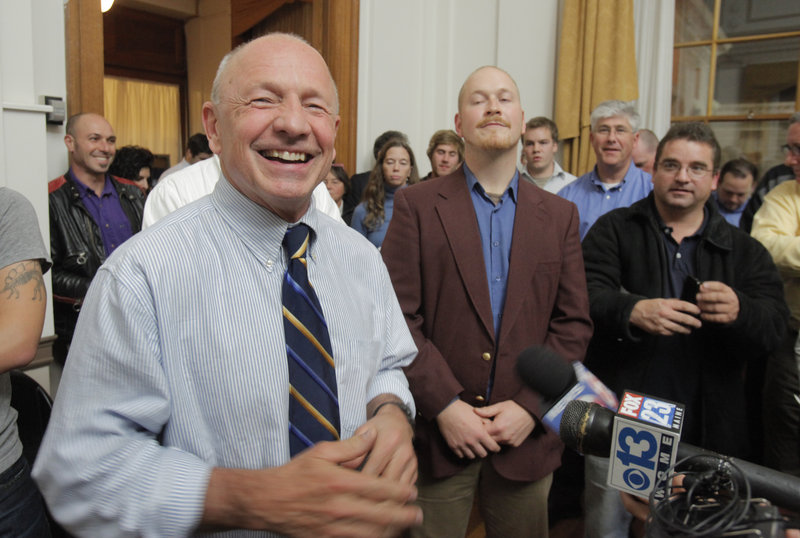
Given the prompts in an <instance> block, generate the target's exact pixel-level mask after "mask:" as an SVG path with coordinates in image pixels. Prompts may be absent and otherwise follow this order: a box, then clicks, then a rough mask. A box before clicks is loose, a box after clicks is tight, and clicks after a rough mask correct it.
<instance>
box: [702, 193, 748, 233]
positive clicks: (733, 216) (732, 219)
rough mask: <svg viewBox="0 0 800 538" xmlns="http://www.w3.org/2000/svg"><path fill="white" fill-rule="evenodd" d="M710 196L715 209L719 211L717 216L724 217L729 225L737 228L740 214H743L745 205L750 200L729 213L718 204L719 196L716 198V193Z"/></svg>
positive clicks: (740, 217) (740, 218)
mask: <svg viewBox="0 0 800 538" xmlns="http://www.w3.org/2000/svg"><path fill="white" fill-rule="evenodd" d="M711 196H713V197H714V201H715V202H716V203H717V209H718V210H719V214H720V215H722V216H723V217H725V220H727V221H728V222H729V223H730V224H733V225H734V226H736V227H737V228H738V227H739V223H740V222H741V220H742V213H744V209H745V208H746V207H747V204H748V203H749V202H750V199H749V198H748V199H747V202H745V203H743V204H742V205H740V206H739V208H738V209H736V210H734V211H731V210H730V209H728V208H727V207H725V206H724V205H722V204H721V203H719V196H717V191H714V192H712V193H711Z"/></svg>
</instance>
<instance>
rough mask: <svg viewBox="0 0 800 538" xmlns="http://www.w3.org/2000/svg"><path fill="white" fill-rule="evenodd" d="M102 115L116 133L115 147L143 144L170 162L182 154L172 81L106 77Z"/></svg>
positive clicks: (177, 159) (176, 159)
mask: <svg viewBox="0 0 800 538" xmlns="http://www.w3.org/2000/svg"><path fill="white" fill-rule="evenodd" d="M103 90H104V93H105V98H104V101H105V102H104V107H103V108H104V110H105V117H106V119H107V120H108V122H109V123H110V124H111V126H112V127H113V128H114V133H115V134H116V135H117V147H118V148H119V147H122V146H130V145H135V146H142V147H145V148H147V149H149V150H150V151H152V152H153V153H154V154H157V155H164V154H166V155H169V161H170V163H171V164H176V163H177V162H178V161H180V160H181V158H182V157H183V148H182V147H181V114H180V107H179V102H180V95H179V90H178V86H177V85H175V84H163V83H159V82H147V81H142V80H133V79H127V78H119V77H105V78H104V80H103Z"/></svg>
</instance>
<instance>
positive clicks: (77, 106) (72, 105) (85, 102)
mask: <svg viewBox="0 0 800 538" xmlns="http://www.w3.org/2000/svg"><path fill="white" fill-rule="evenodd" d="M65 25H66V28H67V31H66V39H67V114H68V115H70V116H71V115H73V114H77V113H79V112H95V113H97V114H102V113H103V16H102V13H101V11H100V0H69V2H68V3H67V6H66V17H65Z"/></svg>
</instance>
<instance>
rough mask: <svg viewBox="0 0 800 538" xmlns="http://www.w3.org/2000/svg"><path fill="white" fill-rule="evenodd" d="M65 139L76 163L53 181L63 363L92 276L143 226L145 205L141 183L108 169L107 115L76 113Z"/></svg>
mask: <svg viewBox="0 0 800 538" xmlns="http://www.w3.org/2000/svg"><path fill="white" fill-rule="evenodd" d="M64 143H65V144H66V146H67V149H68V150H69V152H70V158H71V161H72V165H71V166H70V169H69V170H68V171H67V173H66V174H64V175H63V176H61V177H59V178H56V179H54V180H53V181H51V182H50V183H49V185H48V190H49V193H50V251H51V252H50V255H51V257H52V259H53V316H54V321H55V330H56V334H57V335H58V340H57V341H56V343H55V345H54V348H53V355H54V358H55V359H56V361H58V362H59V363H60V364H61V365H63V364H64V361H65V359H66V357H67V351H68V350H69V344H70V342H71V341H72V333H73V332H74V330H75V323H76V322H77V321H78V313H79V312H80V309H81V303H82V302H83V298H84V296H85V295H86V291H87V290H88V289H89V284H90V283H91V281H92V278H94V275H95V273H96V272H97V269H98V268H99V267H100V266H101V265H102V264H103V262H104V261H105V260H106V258H107V257H108V256H109V255H110V254H111V252H113V250H114V249H115V248H116V247H118V246H119V245H120V244H121V243H122V242H123V241H125V240H126V239H128V238H129V237H130V236H132V235H133V234H135V233H137V232H138V231H139V230H140V229H141V227H142V210H143V208H144V196H143V195H142V192H141V191H140V190H139V188H138V187H136V186H135V185H134V184H133V183H131V182H129V181H127V180H124V179H121V178H114V177H112V176H110V175H109V174H108V173H107V172H108V168H109V167H110V166H111V161H113V159H114V154H115V153H116V136H114V130H113V129H112V128H111V125H109V123H108V122H107V121H106V120H105V118H103V117H102V116H100V115H97V114H77V115H75V116H72V117H71V118H70V119H69V120H68V121H67V134H66V135H65V136H64Z"/></svg>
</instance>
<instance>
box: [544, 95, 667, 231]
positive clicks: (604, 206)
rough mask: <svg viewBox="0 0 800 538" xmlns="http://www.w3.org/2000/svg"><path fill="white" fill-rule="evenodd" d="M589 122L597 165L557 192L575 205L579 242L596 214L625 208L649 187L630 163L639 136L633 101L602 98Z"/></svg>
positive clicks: (647, 180)
mask: <svg viewBox="0 0 800 538" xmlns="http://www.w3.org/2000/svg"><path fill="white" fill-rule="evenodd" d="M589 121H590V123H591V133H590V134H589V139H590V141H591V144H592V148H594V152H595V155H596V156H597V164H596V165H595V167H594V169H593V170H592V171H591V172H588V173H586V174H584V175H582V176H581V177H579V178H578V179H577V180H575V181H573V182H572V183H570V184H569V185H567V186H566V187H564V188H563V189H561V190H560V191H558V195H559V196H561V197H562V198H566V199H567V200H569V201H570V202H573V203H574V204H575V205H576V206H578V213H579V214H580V219H581V223H580V234H581V241H582V240H583V238H584V237H586V232H588V231H589V228H591V227H592V224H594V222H595V221H596V220H597V218H598V217H599V216H600V215H603V214H605V213H607V212H609V211H611V210H612V209H616V208H618V207H628V206H629V205H631V204H632V203H634V202H636V201H638V200H641V199H642V198H644V197H645V196H647V194H648V193H649V192H650V191H651V190H652V189H653V185H652V184H651V183H650V174H648V173H647V172H644V171H642V170H640V169H639V168H637V167H636V165H634V164H633V157H632V155H633V148H634V146H635V145H636V143H637V141H638V139H639V113H638V112H637V111H636V107H634V106H633V102H625V101H604V102H602V103H600V104H599V105H597V108H595V109H594V110H593V111H592V115H591V117H590V119H589Z"/></svg>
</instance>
